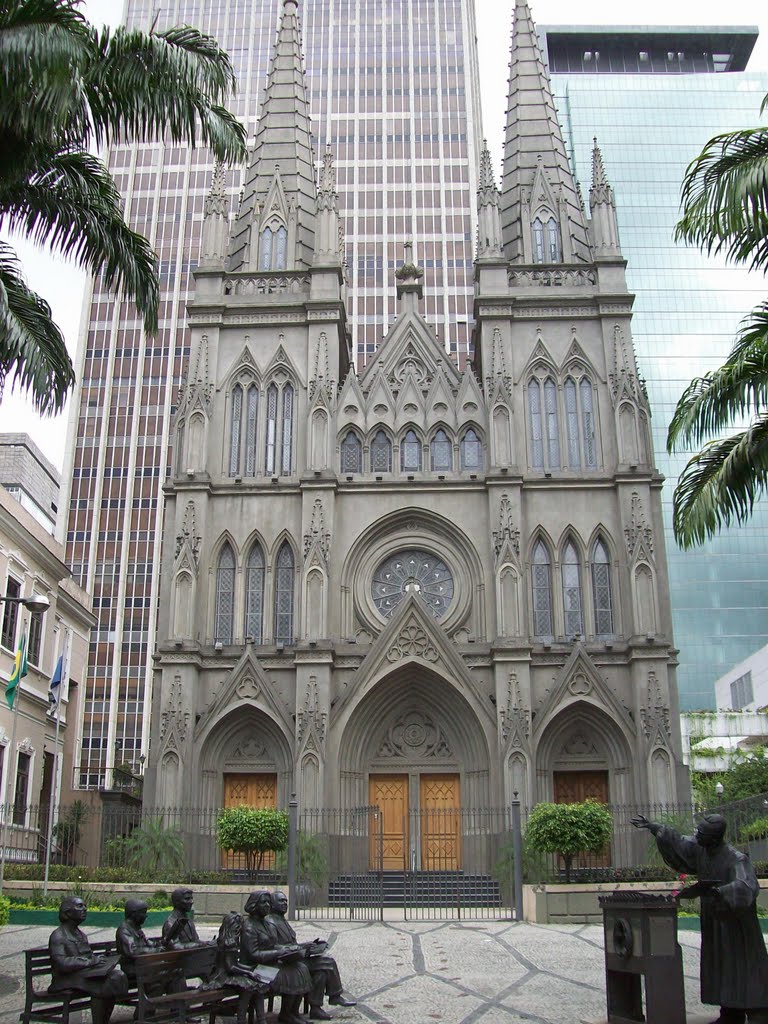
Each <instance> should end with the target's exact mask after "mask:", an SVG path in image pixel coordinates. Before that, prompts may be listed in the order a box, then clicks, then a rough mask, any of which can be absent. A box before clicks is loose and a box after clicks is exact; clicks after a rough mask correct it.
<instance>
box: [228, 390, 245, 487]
mask: <svg viewBox="0 0 768 1024" xmlns="http://www.w3.org/2000/svg"><path fill="white" fill-rule="evenodd" d="M242 416H243V389H242V387H241V386H240V385H239V384H235V386H234V387H233V388H232V417H231V420H230V424H229V475H230V476H237V475H238V474H239V472H240V430H241V421H242Z"/></svg>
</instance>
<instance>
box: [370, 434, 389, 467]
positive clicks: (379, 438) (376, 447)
mask: <svg viewBox="0 0 768 1024" xmlns="http://www.w3.org/2000/svg"><path fill="white" fill-rule="evenodd" d="M371 472H372V473H391V472H392V442H391V441H390V439H389V438H388V437H387V435H386V433H385V432H384V431H383V430H378V431H377V432H376V433H375V434H374V437H373V440H372V441H371Z"/></svg>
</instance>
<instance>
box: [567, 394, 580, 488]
mask: <svg viewBox="0 0 768 1024" xmlns="http://www.w3.org/2000/svg"><path fill="white" fill-rule="evenodd" d="M563 395H564V397H565V432H566V437H567V441H568V465H569V467H570V468H571V469H581V450H580V445H579V410H578V408H577V404H576V382H575V381H574V379H573V378H572V377H568V378H567V379H566V381H565V384H564V385H563Z"/></svg>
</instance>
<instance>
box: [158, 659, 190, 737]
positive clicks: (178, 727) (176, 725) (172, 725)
mask: <svg viewBox="0 0 768 1024" xmlns="http://www.w3.org/2000/svg"><path fill="white" fill-rule="evenodd" d="M188 726H189V711H188V710H187V706H186V701H185V700H184V694H183V692H182V688H181V676H178V675H177V676H174V679H173V682H172V683H171V689H170V692H169V694H168V700H167V701H166V704H165V707H164V708H163V711H162V713H161V715H160V742H161V743H162V742H163V740H164V739H165V737H166V735H167V734H168V733H169V732H170V731H171V730H173V731H175V733H176V735H177V736H178V738H179V740H180V741H181V742H182V743H183V742H184V740H185V739H186V737H187V727H188Z"/></svg>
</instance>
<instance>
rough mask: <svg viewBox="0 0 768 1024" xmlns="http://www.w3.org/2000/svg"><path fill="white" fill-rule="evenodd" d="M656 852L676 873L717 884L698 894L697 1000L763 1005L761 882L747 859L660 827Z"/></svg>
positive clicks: (766, 984) (766, 969)
mask: <svg viewBox="0 0 768 1024" xmlns="http://www.w3.org/2000/svg"><path fill="white" fill-rule="evenodd" d="M656 843H657V845H658V848H659V852H660V853H661V856H662V857H663V858H664V860H665V861H666V863H667V864H668V865H669V866H670V867H671V868H672V869H673V870H675V871H686V872H690V873H691V874H695V875H696V876H697V877H698V878H700V879H707V880H709V879H711V880H713V881H715V882H717V888H718V891H719V895H713V894H711V893H705V894H704V895H702V897H701V1001H702V1003H714V1004H716V1005H719V1006H727V1007H733V1008H735V1009H744V1010H747V1009H752V1008H758V1007H768V953H766V949H765V941H764V940H763V933H762V931H761V930H760V922H759V920H758V917H757V897H758V894H759V892H760V885H759V883H758V881H757V876H756V875H755V871H754V868H753V867H752V862H751V861H750V859H749V857H747V856H746V855H745V854H743V853H740V852H739V851H738V850H735V849H734V848H733V847H732V846H729V845H728V844H727V843H720V844H718V845H717V846H716V847H714V848H709V849H707V848H706V847H704V846H700V845H699V843H697V842H696V840H695V839H694V838H693V837H692V836H681V835H679V833H677V832H675V830H674V829H672V828H668V827H667V826H664V825H663V826H662V827H661V828H660V830H659V832H658V833H657V835H656Z"/></svg>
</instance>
